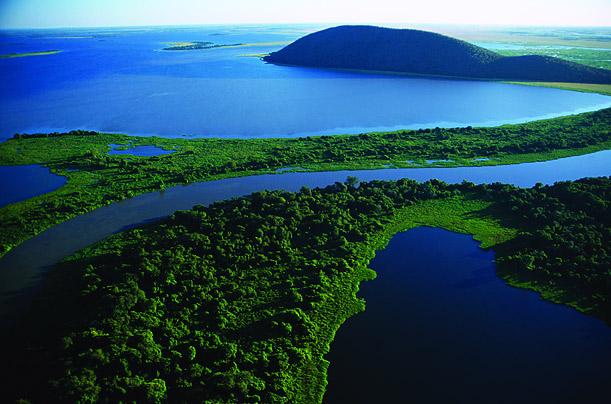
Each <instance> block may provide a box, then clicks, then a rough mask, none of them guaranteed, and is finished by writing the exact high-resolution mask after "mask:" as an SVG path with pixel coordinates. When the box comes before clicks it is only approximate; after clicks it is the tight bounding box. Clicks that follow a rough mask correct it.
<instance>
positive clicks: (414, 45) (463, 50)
mask: <svg viewBox="0 0 611 404" xmlns="http://www.w3.org/2000/svg"><path fill="white" fill-rule="evenodd" d="M265 60H266V61H267V62H270V63H276V64H287V65H299V66H311V67H324V68H340V69H358V70H377V71H388V72H400V73H411V74H422V75H435V76H454V77H468V78H478V79H502V80H533V81H559V82H576V83H601V84H607V83H611V71H610V70H605V69H596V68H593V67H589V66H584V65H580V64H577V63H573V62H568V61H565V60H561V59H557V58H552V57H548V56H536V55H532V56H514V57H505V56H501V55H499V54H497V53H495V52H492V51H489V50H486V49H484V48H480V47H478V46H475V45H472V44H470V43H468V42H464V41H461V40H458V39H455V38H451V37H448V36H444V35H440V34H436V33H433V32H426V31H418V30H411V29H391V28H381V27H372V26H340V27H335V28H329V29H326V30H323V31H319V32H315V33H313V34H310V35H307V36H305V37H303V38H301V39H298V40H297V41H295V42H293V43H292V44H290V45H288V46H286V47H285V48H283V49H281V50H280V51H278V52H274V53H272V54H271V55H269V56H267V57H265Z"/></svg>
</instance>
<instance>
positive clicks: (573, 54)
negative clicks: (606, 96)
mask: <svg viewBox="0 0 611 404" xmlns="http://www.w3.org/2000/svg"><path fill="white" fill-rule="evenodd" d="M495 51H496V52H498V53H500V54H501V55H504V56H521V55H544V56H552V57H557V58H560V59H565V60H568V61H571V62H575V63H581V64H582V65H588V66H592V67H598V68H601V69H611V49H603V48H600V49H592V48H581V47H574V48H557V47H545V46H527V47H524V49H519V50H513V49H512V50H507V49H502V50H501V49H496V50H495Z"/></svg>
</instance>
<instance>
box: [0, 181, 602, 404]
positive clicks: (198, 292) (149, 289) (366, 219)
mask: <svg viewBox="0 0 611 404" xmlns="http://www.w3.org/2000/svg"><path fill="white" fill-rule="evenodd" d="M609 201H611V178H609V177H605V178H594V179H583V180H578V181H575V182H561V183H557V184H555V185H553V186H542V185H537V186H535V187H533V188H530V189H522V188H516V187H513V186H510V185H503V184H491V185H474V184H471V183H467V182H464V183H462V184H457V185H448V184H445V183H442V182H440V181H436V180H432V181H429V182H425V183H417V182H415V181H411V180H400V181H397V182H383V181H373V182H369V183H359V181H358V179H356V178H354V177H349V178H348V179H347V180H346V182H345V183H336V184H334V185H332V186H329V187H327V188H324V189H308V188H303V189H302V190H301V191H300V192H298V193H289V192H280V191H278V192H259V193H255V194H252V195H250V196H248V197H243V198H238V199H233V200H228V201H223V202H219V203H215V204H213V205H211V206H208V207H204V206H195V207H194V208H193V209H192V210H189V211H178V212H176V213H175V214H174V215H172V216H171V217H169V218H166V219H163V220H161V221H160V222H158V223H154V224H149V225H147V226H144V227H140V228H136V229H132V230H128V231H126V232H123V233H120V234H118V235H115V236H113V237H111V238H110V239H108V240H106V241H103V242H101V243H99V244H97V245H94V246H91V247H89V248H87V249H85V250H83V251H81V252H79V253H77V254H76V255H75V256H72V257H70V258H68V259H66V260H65V261H64V262H63V263H61V264H60V265H58V266H57V267H56V268H54V270H53V271H52V272H51V274H50V277H49V279H48V281H47V283H46V286H45V288H44V291H43V292H42V294H41V295H40V297H39V298H38V299H37V300H36V302H35V304H34V305H33V307H32V309H31V311H30V313H29V314H28V315H27V316H26V317H25V318H24V319H23V321H22V325H21V327H19V328H18V329H17V331H16V332H15V334H14V335H11V336H5V337H6V338H7V339H8V340H7V341H5V343H4V344H3V345H2V346H3V347H4V348H5V351H6V352H5V353H4V355H5V356H4V357H5V358H7V359H6V362H5V366H6V367H7V368H9V369H11V372H9V373H8V374H5V376H4V382H5V386H7V389H8V390H9V391H7V392H6V394H7V397H10V398H15V399H28V400H33V401H36V402H38V401H40V402H47V401H48V397H57V398H58V400H61V401H66V402H95V401H104V402H119V401H123V402H131V401H150V402H161V401H164V400H168V401H172V402H180V401H198V402H201V401H209V402H258V401H261V402H278V403H283V402H284V403H289V402H290V403H300V402H303V403H312V402H320V401H321V400H322V395H323V393H324V390H325V387H326V369H327V366H328V362H327V361H326V360H325V359H324V355H325V354H326V353H327V352H328V350H329V344H330V342H331V341H332V340H333V337H334V335H335V332H336V330H337V329H338V328H339V327H340V325H341V324H342V323H343V322H344V321H345V320H346V319H347V318H349V317H350V316H352V315H355V314H356V313H358V312H359V311H362V310H364V308H365V305H366V302H364V301H363V300H362V299H359V298H357V297H356V292H357V291H358V288H359V284H360V283H361V282H362V281H366V280H372V279H374V278H375V273H374V272H373V271H372V270H370V269H368V268H367V265H368V263H369V262H370V261H371V259H372V258H373V257H374V255H375V251H376V250H379V249H381V248H384V246H385V245H386V243H387V242H388V241H389V240H390V238H391V237H392V235H394V234H395V233H397V232H398V231H403V230H406V229H409V228H412V227H416V226H420V225H429V226H439V227H444V228H447V229H449V230H453V231H459V232H463V233H469V234H473V235H474V237H475V238H476V239H477V240H480V241H481V242H482V247H485V248H493V249H494V251H495V253H496V260H497V263H498V272H499V275H500V276H502V277H503V278H504V279H506V280H507V281H508V282H509V283H510V284H513V285H517V286H521V287H528V288H531V289H533V290H536V291H539V292H540V293H541V294H542V296H543V297H545V298H548V299H551V300H554V301H556V302H561V303H566V304H570V305H571V306H573V307H575V308H577V309H579V310H581V311H583V312H585V313H589V314H592V315H595V316H598V317H599V318H601V319H604V320H605V321H607V322H610V321H611V302H610V301H609V298H610V297H611V277H610V276H609V268H611V251H610V249H611V232H610V229H611V226H610V225H611V223H610V221H611V215H610V212H609Z"/></svg>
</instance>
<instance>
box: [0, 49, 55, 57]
mask: <svg viewBox="0 0 611 404" xmlns="http://www.w3.org/2000/svg"><path fill="white" fill-rule="evenodd" d="M61 52H63V51H61V50H57V49H52V50H46V51H39V52H24V53H7V54H4V55H0V59H14V58H25V57H30V56H47V55H56V54H58V53H61Z"/></svg>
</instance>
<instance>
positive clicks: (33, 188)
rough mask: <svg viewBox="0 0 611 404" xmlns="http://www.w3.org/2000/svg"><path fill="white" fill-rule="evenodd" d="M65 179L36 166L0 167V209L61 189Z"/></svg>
mask: <svg viewBox="0 0 611 404" xmlns="http://www.w3.org/2000/svg"><path fill="white" fill-rule="evenodd" d="M65 183H66V178H65V177H62V176H60V175H56V174H53V173H52V172H51V171H50V170H49V169H48V168H47V167H42V166H38V165H27V166H0V191H1V192H0V207H2V206H5V205H8V204H10V203H14V202H19V201H22V200H24V199H28V198H32V197H34V196H38V195H42V194H46V193H47V192H51V191H54V190H56V189H57V188H59V187H61V186H62V185H64V184H65Z"/></svg>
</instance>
